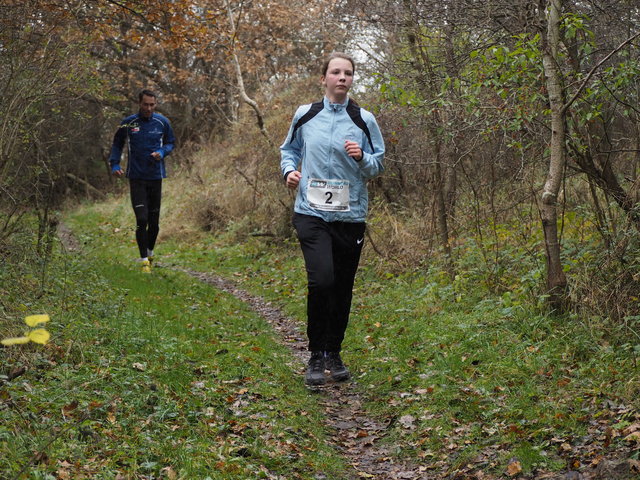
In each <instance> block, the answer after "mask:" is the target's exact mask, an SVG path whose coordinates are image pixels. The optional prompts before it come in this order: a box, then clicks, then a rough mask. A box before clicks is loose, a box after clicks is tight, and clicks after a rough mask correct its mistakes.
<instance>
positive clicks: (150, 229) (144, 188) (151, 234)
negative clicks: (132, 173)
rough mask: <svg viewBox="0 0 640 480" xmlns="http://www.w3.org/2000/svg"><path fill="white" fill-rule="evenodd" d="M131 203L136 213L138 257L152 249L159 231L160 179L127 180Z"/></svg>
mask: <svg viewBox="0 0 640 480" xmlns="http://www.w3.org/2000/svg"><path fill="white" fill-rule="evenodd" d="M129 186H130V188H131V205H132V206H133V211H134V212H135V214H136V242H137V243H138V250H139V251H140V258H144V257H146V256H147V251H148V250H153V247H155V245H156V239H157V238H158V232H159V231H160V201H161V199H162V180H138V179H135V178H132V179H130V180H129Z"/></svg>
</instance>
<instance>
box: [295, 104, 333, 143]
mask: <svg viewBox="0 0 640 480" xmlns="http://www.w3.org/2000/svg"><path fill="white" fill-rule="evenodd" d="M323 108H324V102H323V101H322V100H320V101H319V102H316V103H312V104H311V108H309V110H307V113H305V114H304V115H302V116H301V117H300V118H299V119H298V121H297V122H296V124H295V125H294V126H293V130H292V131H291V140H289V142H293V139H294V138H296V132H297V131H298V128H300V127H301V126H302V125H304V124H305V123H307V122H308V121H309V120H311V119H312V118H313V117H315V116H316V115H317V114H319V113H320V112H321V111H322V109H323Z"/></svg>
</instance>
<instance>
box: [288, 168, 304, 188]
mask: <svg viewBox="0 0 640 480" xmlns="http://www.w3.org/2000/svg"><path fill="white" fill-rule="evenodd" d="M300 178H302V174H301V173H300V172H299V171H298V170H292V171H291V172H289V173H288V174H287V187H289V188H291V189H294V188H296V187H297V186H298V184H299V183H300Z"/></svg>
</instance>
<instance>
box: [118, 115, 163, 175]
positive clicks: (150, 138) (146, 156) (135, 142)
mask: <svg viewBox="0 0 640 480" xmlns="http://www.w3.org/2000/svg"><path fill="white" fill-rule="evenodd" d="M127 140H128V142H127ZM175 141H176V139H175V137H174V135H173V129H172V128H171V124H170V123H169V120H168V119H167V118H166V117H165V116H163V115H160V114H159V113H154V114H153V115H152V116H151V117H150V118H148V119H146V118H144V117H142V116H141V115H140V114H139V113H136V114H134V115H130V116H128V117H127V118H125V119H124V120H122V122H120V127H119V128H118V131H117V132H116V134H115V136H114V137H113V145H112V146H111V155H110V156H109V164H110V165H111V170H112V171H113V170H117V169H118V168H119V166H120V158H121V157H122V149H123V148H124V144H125V143H127V144H128V157H129V161H128V162H127V171H126V176H127V177H128V178H135V179H139V180H160V179H162V178H166V177H167V171H166V168H165V164H164V159H165V157H166V156H167V155H169V153H171V150H173V145H174V143H175ZM153 152H159V153H160V157H161V160H159V161H158V160H155V159H154V158H153V157H152V156H151V154H152V153H153Z"/></svg>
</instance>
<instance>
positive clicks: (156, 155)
mask: <svg viewBox="0 0 640 480" xmlns="http://www.w3.org/2000/svg"><path fill="white" fill-rule="evenodd" d="M151 156H152V157H153V159H154V160H155V161H156V162H159V161H160V160H162V155H160V152H153V153H152V154H151Z"/></svg>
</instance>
